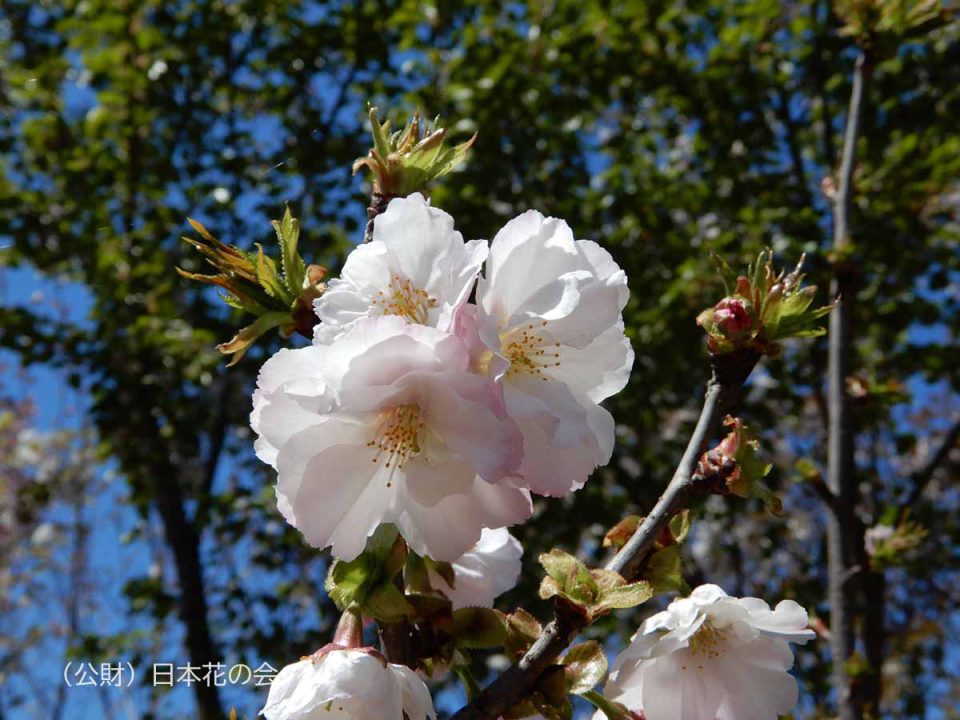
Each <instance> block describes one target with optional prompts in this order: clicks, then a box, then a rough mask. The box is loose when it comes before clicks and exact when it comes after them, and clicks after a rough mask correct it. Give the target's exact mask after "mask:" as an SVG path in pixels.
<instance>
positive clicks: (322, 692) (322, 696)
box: [260, 650, 437, 720]
mask: <svg viewBox="0 0 960 720" xmlns="http://www.w3.org/2000/svg"><path fill="white" fill-rule="evenodd" d="M260 712H261V714H262V715H263V716H264V717H265V718H266V720H404V718H407V719H408V720H427V718H430V719H431V720H436V717H437V715H436V712H435V711H434V709H433V700H432V699H431V697H430V691H429V690H427V687H426V685H424V684H423V681H422V680H421V679H420V678H419V677H418V676H417V674H416V673H415V672H413V671H412V670H411V669H410V668H408V667H405V666H403V665H394V664H392V663H388V662H386V661H385V660H383V659H382V658H381V657H377V656H376V655H375V654H372V653H370V652H366V651H363V650H331V651H329V652H322V653H318V654H317V656H314V657H311V658H306V659H304V660H301V661H300V662H296V663H293V664H292V665H287V666H286V667H284V668H283V669H282V670H280V672H279V673H277V676H276V677H275V678H274V679H273V682H272V683H271V684H270V693H269V694H268V696H267V704H266V706H265V707H264V708H263V710H261V711H260Z"/></svg>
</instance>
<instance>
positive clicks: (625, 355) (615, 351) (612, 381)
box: [550, 320, 634, 402]
mask: <svg viewBox="0 0 960 720" xmlns="http://www.w3.org/2000/svg"><path fill="white" fill-rule="evenodd" d="M633 358H634V355H633V347H632V346H631V345H630V340H629V339H628V338H627V336H626V335H625V334H624V332H623V321H622V320H621V321H618V322H617V323H616V324H615V325H612V326H611V327H609V328H607V329H606V330H604V331H603V332H602V333H601V334H600V335H599V336H597V338H596V339H595V340H593V341H592V342H591V343H589V344H588V345H587V346H585V347H583V348H574V347H561V348H560V365H559V366H558V367H556V368H554V369H552V370H551V371H550V375H551V377H553V378H555V379H557V380H559V381H560V382H563V383H565V384H566V385H568V386H569V387H570V388H572V389H573V390H575V391H576V392H580V393H583V394H584V395H586V396H587V397H589V398H590V399H591V400H592V401H593V402H600V401H601V400H605V399H606V398H608V397H610V396H611V395H615V394H616V393H618V392H620V391H621V390H623V388H624V387H625V386H626V384H627V381H628V380H629V379H630V370H631V369H632V368H633Z"/></svg>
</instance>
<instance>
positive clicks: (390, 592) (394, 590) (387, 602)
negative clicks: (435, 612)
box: [360, 581, 414, 623]
mask: <svg viewBox="0 0 960 720" xmlns="http://www.w3.org/2000/svg"><path fill="white" fill-rule="evenodd" d="M360 609H361V610H362V611H363V614H364V615H370V616H371V617H373V618H374V619H376V620H378V621H380V622H385V623H395V622H399V621H400V620H403V619H404V618H409V617H413V615H414V607H413V605H411V604H410V603H409V602H408V601H407V599H406V598H405V597H404V595H403V592H401V590H400V588H398V587H397V586H396V585H394V584H393V582H390V581H385V582H382V583H381V584H379V585H378V586H377V587H375V588H374V589H373V590H371V591H370V592H369V593H368V594H367V595H366V597H365V599H364V600H363V601H362V602H361V603H360Z"/></svg>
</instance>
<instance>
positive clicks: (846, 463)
mask: <svg viewBox="0 0 960 720" xmlns="http://www.w3.org/2000/svg"><path fill="white" fill-rule="evenodd" d="M867 74H868V62H867V56H866V53H865V52H863V51H861V53H860V55H859V56H858V57H857V60H856V64H855V66H854V70H853V86H852V88H851V91H850V108H849V110H848V113H847V124H846V134H845V136H844V141H843V151H842V153H843V156H842V158H841V162H840V171H839V177H838V182H837V191H836V195H835V197H834V204H833V251H834V253H835V255H836V257H835V259H834V262H835V265H834V282H833V286H832V291H831V294H832V295H833V296H834V297H839V298H840V299H839V301H838V303H837V307H836V308H835V309H834V311H833V312H832V313H831V315H830V335H829V346H828V370H827V374H828V378H829V380H828V384H827V393H828V395H827V403H828V406H829V414H830V429H829V433H828V441H827V446H828V447H827V487H828V488H829V489H830V492H831V493H832V495H833V497H834V500H835V504H834V512H832V513H830V515H829V517H828V523H827V550H828V555H829V571H828V585H829V597H830V630H831V648H830V649H831V653H832V655H833V667H834V682H835V684H836V689H837V710H838V714H839V716H840V720H860V718H861V717H862V709H863V702H862V700H861V699H860V698H857V697H854V688H853V686H852V684H851V679H850V676H849V675H848V673H847V670H846V661H847V660H848V659H849V658H850V657H851V656H852V655H853V652H854V632H855V631H854V615H855V603H856V593H857V590H858V584H857V583H855V582H847V581H846V578H847V575H848V574H849V571H850V569H851V567H852V566H854V565H855V564H856V563H857V558H858V557H859V556H860V555H862V553H863V535H862V533H858V531H857V527H858V523H857V522H856V517H855V512H854V511H855V507H856V504H857V478H856V465H855V463H854V441H855V438H856V429H855V426H854V421H853V418H852V416H851V412H850V411H851V407H850V397H849V395H848V393H847V387H846V379H847V377H848V376H849V374H850V363H851V357H852V350H853V340H854V338H853V312H854V302H855V300H856V267H855V265H854V264H853V263H851V262H850V258H849V248H850V246H851V245H852V242H853V241H852V239H851V236H850V214H851V211H852V209H853V173H854V166H855V161H856V151H857V143H858V140H859V138H860V129H861V124H862V120H863V112H864V95H865V94H864V85H865V82H866V77H867Z"/></svg>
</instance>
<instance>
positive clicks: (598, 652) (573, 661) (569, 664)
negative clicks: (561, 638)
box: [560, 640, 607, 695]
mask: <svg viewBox="0 0 960 720" xmlns="http://www.w3.org/2000/svg"><path fill="white" fill-rule="evenodd" d="M560 662H561V663H563V665H564V671H565V674H566V681H567V692H569V693H572V694H573V695H582V694H583V693H585V692H588V691H590V690H592V689H593V688H595V687H596V686H597V685H598V684H599V683H600V681H601V680H603V676H604V675H606V674H607V657H606V655H604V654H603V648H602V647H601V646H600V643H598V642H596V641H594V640H588V641H587V642H584V643H581V644H580V645H575V646H574V647H572V648H570V650H568V651H567V653H566V655H564V656H563V659H562V660H561V661H560Z"/></svg>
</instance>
